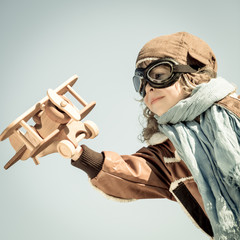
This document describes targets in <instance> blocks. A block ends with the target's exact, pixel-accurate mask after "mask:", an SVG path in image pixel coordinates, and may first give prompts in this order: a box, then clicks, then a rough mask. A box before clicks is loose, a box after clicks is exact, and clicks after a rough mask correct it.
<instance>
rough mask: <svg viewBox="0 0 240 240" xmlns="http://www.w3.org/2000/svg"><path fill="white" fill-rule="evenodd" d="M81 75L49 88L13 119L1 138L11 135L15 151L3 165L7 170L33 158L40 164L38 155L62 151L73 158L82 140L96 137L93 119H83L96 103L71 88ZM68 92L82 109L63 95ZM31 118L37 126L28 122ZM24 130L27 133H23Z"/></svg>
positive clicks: (67, 156)
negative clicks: (44, 94)
mask: <svg viewBox="0 0 240 240" xmlns="http://www.w3.org/2000/svg"><path fill="white" fill-rule="evenodd" d="M77 79H78V76H77V75H74V76H72V77H71V78H69V79H68V80H67V81H66V82H64V83H63V84H62V85H60V86H59V87H58V88H56V89H55V90H52V89H49V90H48V91H47V96H46V97H45V98H43V99H42V100H40V101H39V102H38V103H36V104H35V105H34V106H33V107H32V108H30V109H29V110H27V111H26V112H25V113H24V114H22V115H21V116H20V117H18V118H17V119H16V120H15V121H13V122H12V123H11V124H10V125H9V126H8V127H7V128H6V129H5V130H4V131H3V132H2V134H1V135H0V141H3V140H5V139H7V138H9V141H10V143H11V145H12V147H13V148H14V150H15V151H16V154H15V155H14V156H13V157H12V158H11V159H10V160H9V161H8V162H7V164H6V165H5V166H4V168H5V169H8V168H9V167H11V166H12V165H13V164H15V163H16V162H17V161H19V160H20V159H21V160H27V159H28V158H30V157H31V158H32V159H33V161H34V162H35V164H39V161H38V157H41V156H43V155H44V151H46V149H48V153H53V152H59V153H60V154H61V155H62V156H63V157H65V158H71V157H73V156H74V154H75V153H76V151H77V149H78V148H79V146H78V143H79V142H80V141H81V140H82V139H84V138H85V139H88V138H95V137H96V136H97V135H98V128H97V126H96V124H95V123H94V122H92V121H85V122H84V123H83V122H82V121H81V120H82V119H83V118H84V117H85V116H87V115H88V113H89V112H90V111H91V110H92V109H93V108H94V106H95V104H96V103H95V102H91V103H89V104H88V103H87V102H85V101H84V100H83V99H82V98H81V97H80V96H79V95H78V94H77V93H76V91H75V90H74V89H73V88H72V86H73V85H74V83H75V82H76V81H77ZM67 92H69V93H70V94H71V95H72V96H73V97H74V98H75V99H76V100H77V101H78V102H79V103H80V104H81V105H82V106H83V108H82V109H81V110H78V108H77V107H76V106H75V105H74V104H73V103H72V102H71V101H70V100H69V98H67V97H66V96H65V95H64V94H66V93H67ZM30 119H32V120H33V121H34V122H35V125H34V126H30V125H29V124H28V123H27V122H28V121H29V120H30ZM23 131H25V133H24V132H23Z"/></svg>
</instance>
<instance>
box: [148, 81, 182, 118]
mask: <svg viewBox="0 0 240 240" xmlns="http://www.w3.org/2000/svg"><path fill="white" fill-rule="evenodd" d="M184 98H185V97H184V94H183V91H182V88H181V86H180V84H179V82H176V83H175V84H173V85H172V86H170V87H167V88H153V87H151V86H150V85H149V84H147V86H146V96H145V97H144V99H143V100H144V103H145V104H146V106H147V107H148V108H149V109H150V110H151V111H152V112H153V113H155V114H156V115H158V116H161V115H162V114H164V113H166V112H167V111H168V110H169V109H170V108H171V107H173V106H174V105H176V104H177V103H178V102H179V101H180V100H182V99H184Z"/></svg>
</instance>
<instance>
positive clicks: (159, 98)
mask: <svg viewBox="0 0 240 240" xmlns="http://www.w3.org/2000/svg"><path fill="white" fill-rule="evenodd" d="M162 98H164V96H161V97H156V98H153V99H152V100H151V104H154V103H155V102H157V101H158V100H161V99H162Z"/></svg>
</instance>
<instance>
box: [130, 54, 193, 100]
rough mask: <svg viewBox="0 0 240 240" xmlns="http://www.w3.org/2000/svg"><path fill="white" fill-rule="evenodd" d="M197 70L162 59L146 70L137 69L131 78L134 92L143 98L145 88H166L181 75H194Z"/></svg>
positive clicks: (171, 60)
mask: <svg viewBox="0 0 240 240" xmlns="http://www.w3.org/2000/svg"><path fill="white" fill-rule="evenodd" d="M196 71H197V70H195V69H193V68H192V67H190V66H189V65H180V64H179V63H178V62H176V61H174V60H173V59H169V58H164V59H160V60H156V61H154V62H152V63H151V64H149V66H148V67H147V68H137V69H136V70H135V75H134V77H133V84H134V88H135V90H136V92H138V93H139V94H140V95H141V96H142V97H145V95H146V91H145V88H146V86H147V84H149V85H150V86H151V87H153V88H166V87H170V86H171V85H173V84H174V83H175V82H177V81H178V79H179V77H180V75H181V74H182V73H194V72H196Z"/></svg>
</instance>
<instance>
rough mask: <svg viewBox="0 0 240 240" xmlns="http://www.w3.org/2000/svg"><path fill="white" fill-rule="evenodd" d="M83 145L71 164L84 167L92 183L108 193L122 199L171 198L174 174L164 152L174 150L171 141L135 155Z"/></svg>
mask: <svg viewBox="0 0 240 240" xmlns="http://www.w3.org/2000/svg"><path fill="white" fill-rule="evenodd" d="M82 147H83V154H82V155H81V157H80V158H79V159H78V160H77V161H72V165H74V166H76V167H78V168H80V169H82V170H84V171H85V172H86V173H87V174H88V176H89V177H90V179H91V183H92V184H93V185H94V186H95V187H97V188H98V189H100V190H101V191H103V192H104V193H105V194H107V195H109V196H112V197H116V198H120V199H128V200H131V199H144V198H168V199H171V200H175V199H174V197H173V196H172V194H171V193H170V192H169V187H170V184H171V179H172V178H171V174H170V172H169V171H168V169H167V168H166V166H165V164H164V161H163V155H164V156H167V155H169V154H171V151H170V149H171V146H170V145H169V142H165V143H163V144H159V145H155V146H149V147H144V148H142V149H140V150H139V151H138V152H137V153H135V154H132V155H119V154H117V153H115V152H110V151H105V152H103V153H96V152H94V151H93V150H91V149H89V148H87V147H86V146H84V145H83V146H82Z"/></svg>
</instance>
